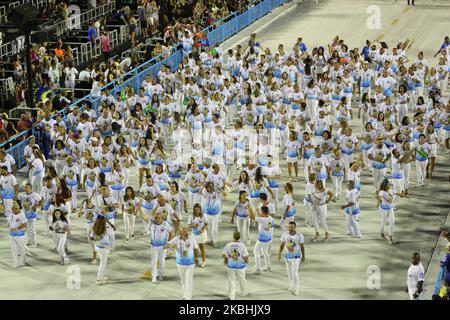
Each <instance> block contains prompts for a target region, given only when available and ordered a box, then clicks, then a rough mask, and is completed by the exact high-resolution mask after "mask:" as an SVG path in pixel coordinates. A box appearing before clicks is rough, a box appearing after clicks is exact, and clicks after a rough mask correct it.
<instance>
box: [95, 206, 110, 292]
mask: <svg viewBox="0 0 450 320" xmlns="http://www.w3.org/2000/svg"><path fill="white" fill-rule="evenodd" d="M101 213H102V214H104V213H106V210H105V209H104V208H102V210H101ZM109 228H113V230H115V227H114V225H112V224H111V225H110V224H109V222H108V220H107V219H106V218H105V217H104V216H103V215H98V217H97V219H96V220H95V222H94V226H93V227H92V233H91V235H90V237H91V240H93V241H94V242H95V251H96V252H97V254H98V256H99V258H100V266H99V268H98V272H97V281H96V284H97V285H102V284H106V282H107V281H108V278H107V277H105V276H104V274H105V269H106V262H107V261H108V256H109V252H110V249H111V243H110V237H109V231H108V229H109Z"/></svg>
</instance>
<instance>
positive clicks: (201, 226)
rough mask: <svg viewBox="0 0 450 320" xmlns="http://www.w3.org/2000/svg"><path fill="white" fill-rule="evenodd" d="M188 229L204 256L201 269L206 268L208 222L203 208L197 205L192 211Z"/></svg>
mask: <svg viewBox="0 0 450 320" xmlns="http://www.w3.org/2000/svg"><path fill="white" fill-rule="evenodd" d="M188 227H189V229H191V233H192V236H193V238H194V239H195V241H196V242H197V244H198V246H199V248H200V253H201V255H202V264H201V265H200V268H204V267H206V243H207V242H208V231H207V230H208V222H207V221H206V217H205V215H204V214H203V210H202V206H201V205H200V203H196V204H195V205H194V207H193V209H192V214H190V215H189V218H188Z"/></svg>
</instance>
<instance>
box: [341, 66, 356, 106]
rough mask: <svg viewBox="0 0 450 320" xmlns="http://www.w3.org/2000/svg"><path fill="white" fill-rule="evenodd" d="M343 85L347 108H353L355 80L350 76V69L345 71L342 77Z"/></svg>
mask: <svg viewBox="0 0 450 320" xmlns="http://www.w3.org/2000/svg"><path fill="white" fill-rule="evenodd" d="M342 83H343V84H344V85H343V94H344V97H345V98H346V102H347V107H351V103H352V96H353V86H354V83H355V80H354V79H353V77H352V76H351V75H350V72H349V70H348V69H345V70H344V75H343V76H342Z"/></svg>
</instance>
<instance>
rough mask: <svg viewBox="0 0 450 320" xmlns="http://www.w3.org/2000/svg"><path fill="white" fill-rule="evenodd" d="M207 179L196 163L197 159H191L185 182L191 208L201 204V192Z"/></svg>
mask: <svg viewBox="0 0 450 320" xmlns="http://www.w3.org/2000/svg"><path fill="white" fill-rule="evenodd" d="M204 181H205V177H204V176H203V174H202V172H201V171H200V169H199V168H198V166H197V164H196V163H195V159H193V158H191V163H190V164H189V167H188V170H187V173H186V177H185V180H184V183H185V185H186V186H187V188H188V195H189V204H190V206H191V207H193V206H194V204H196V203H200V200H201V198H200V190H201V189H202V186H203V183H204Z"/></svg>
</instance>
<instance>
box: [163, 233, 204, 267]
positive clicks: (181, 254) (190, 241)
mask: <svg viewBox="0 0 450 320" xmlns="http://www.w3.org/2000/svg"><path fill="white" fill-rule="evenodd" d="M169 243H170V244H173V245H175V248H176V249H175V250H176V262H177V264H178V265H182V266H191V265H193V264H194V263H195V256H194V250H196V249H198V244H197V241H195V239H194V238H193V237H189V238H187V239H186V240H182V239H181V238H180V237H179V236H178V237H175V238H173V239H172V240H171V241H170V242H169Z"/></svg>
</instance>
